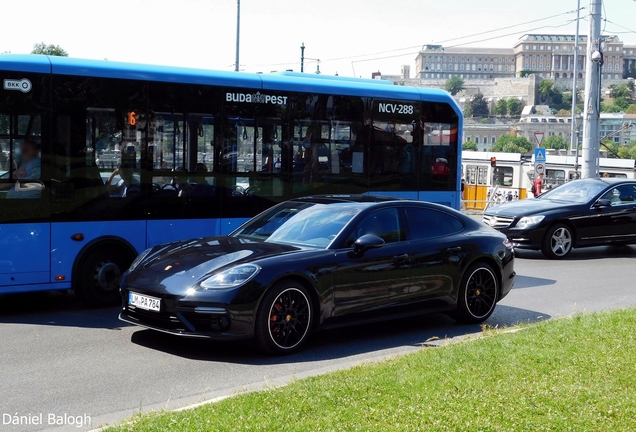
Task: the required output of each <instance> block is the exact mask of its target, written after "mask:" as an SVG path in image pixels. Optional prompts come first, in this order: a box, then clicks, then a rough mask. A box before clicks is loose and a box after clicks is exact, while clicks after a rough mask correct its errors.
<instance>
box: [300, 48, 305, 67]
mask: <svg viewBox="0 0 636 432" xmlns="http://www.w3.org/2000/svg"><path fill="white" fill-rule="evenodd" d="M300 72H305V42H303V43H302V44H300Z"/></svg>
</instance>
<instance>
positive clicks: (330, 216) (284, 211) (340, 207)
mask: <svg viewBox="0 0 636 432" xmlns="http://www.w3.org/2000/svg"><path fill="white" fill-rule="evenodd" d="M363 208H364V205H361V204H356V203H336V204H316V203H303V202H294V201H291V202H287V203H284V204H281V205H278V206H276V207H273V208H272V209H270V210H268V211H266V212H265V213H263V214H261V215H259V216H257V217H255V218H254V219H252V220H251V221H249V222H248V223H247V224H246V225H245V226H244V227H242V228H240V229H239V230H238V231H236V232H235V233H234V234H232V236H233V237H238V238H245V239H249V240H256V241H265V242H269V243H284V244H291V245H298V246H309V247H316V248H326V247H327V246H329V243H331V242H332V241H333V239H335V238H336V236H337V235H338V234H339V233H340V231H342V229H343V228H344V227H345V225H346V224H347V223H348V222H349V221H350V220H351V219H352V218H353V217H354V216H355V215H356V214H358V213H359V212H360V211H361V210H362V209H363Z"/></svg>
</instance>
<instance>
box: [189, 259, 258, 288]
mask: <svg viewBox="0 0 636 432" xmlns="http://www.w3.org/2000/svg"><path fill="white" fill-rule="evenodd" d="M260 269H261V268H260V267H259V266H257V265H256V264H240V265H237V266H234V267H232V268H229V269H227V270H223V271H222V272H219V273H217V274H215V275H214V276H211V277H210V278H208V279H206V280H204V281H203V282H201V288H203V289H227V288H234V287H237V286H240V285H243V284H244V283H247V282H248V281H250V280H251V279H252V278H253V277H254V276H256V275H257V274H258V272H259V271H260Z"/></svg>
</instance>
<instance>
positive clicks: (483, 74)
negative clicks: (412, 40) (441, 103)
mask: <svg viewBox="0 0 636 432" xmlns="http://www.w3.org/2000/svg"><path fill="white" fill-rule="evenodd" d="M515 72H516V71H515V57H514V51H513V50H512V49H510V48H463V47H456V48H455V47H450V48H444V47H443V46H442V45H424V46H423V47H422V50H421V51H420V52H419V54H418V55H417V57H416V58H415V76H416V77H417V78H420V79H427V78H450V77H453V76H457V77H460V78H463V79H493V78H505V77H509V78H513V77H515Z"/></svg>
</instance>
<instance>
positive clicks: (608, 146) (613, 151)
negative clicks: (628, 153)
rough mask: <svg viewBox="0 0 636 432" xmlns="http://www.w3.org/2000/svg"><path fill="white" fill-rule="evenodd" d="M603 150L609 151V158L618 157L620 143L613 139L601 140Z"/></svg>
mask: <svg viewBox="0 0 636 432" xmlns="http://www.w3.org/2000/svg"><path fill="white" fill-rule="evenodd" d="M601 150H605V151H606V152H607V157H608V158H617V157H618V144H616V143H615V142H614V141H612V140H611V139H604V140H603V141H601Z"/></svg>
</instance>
